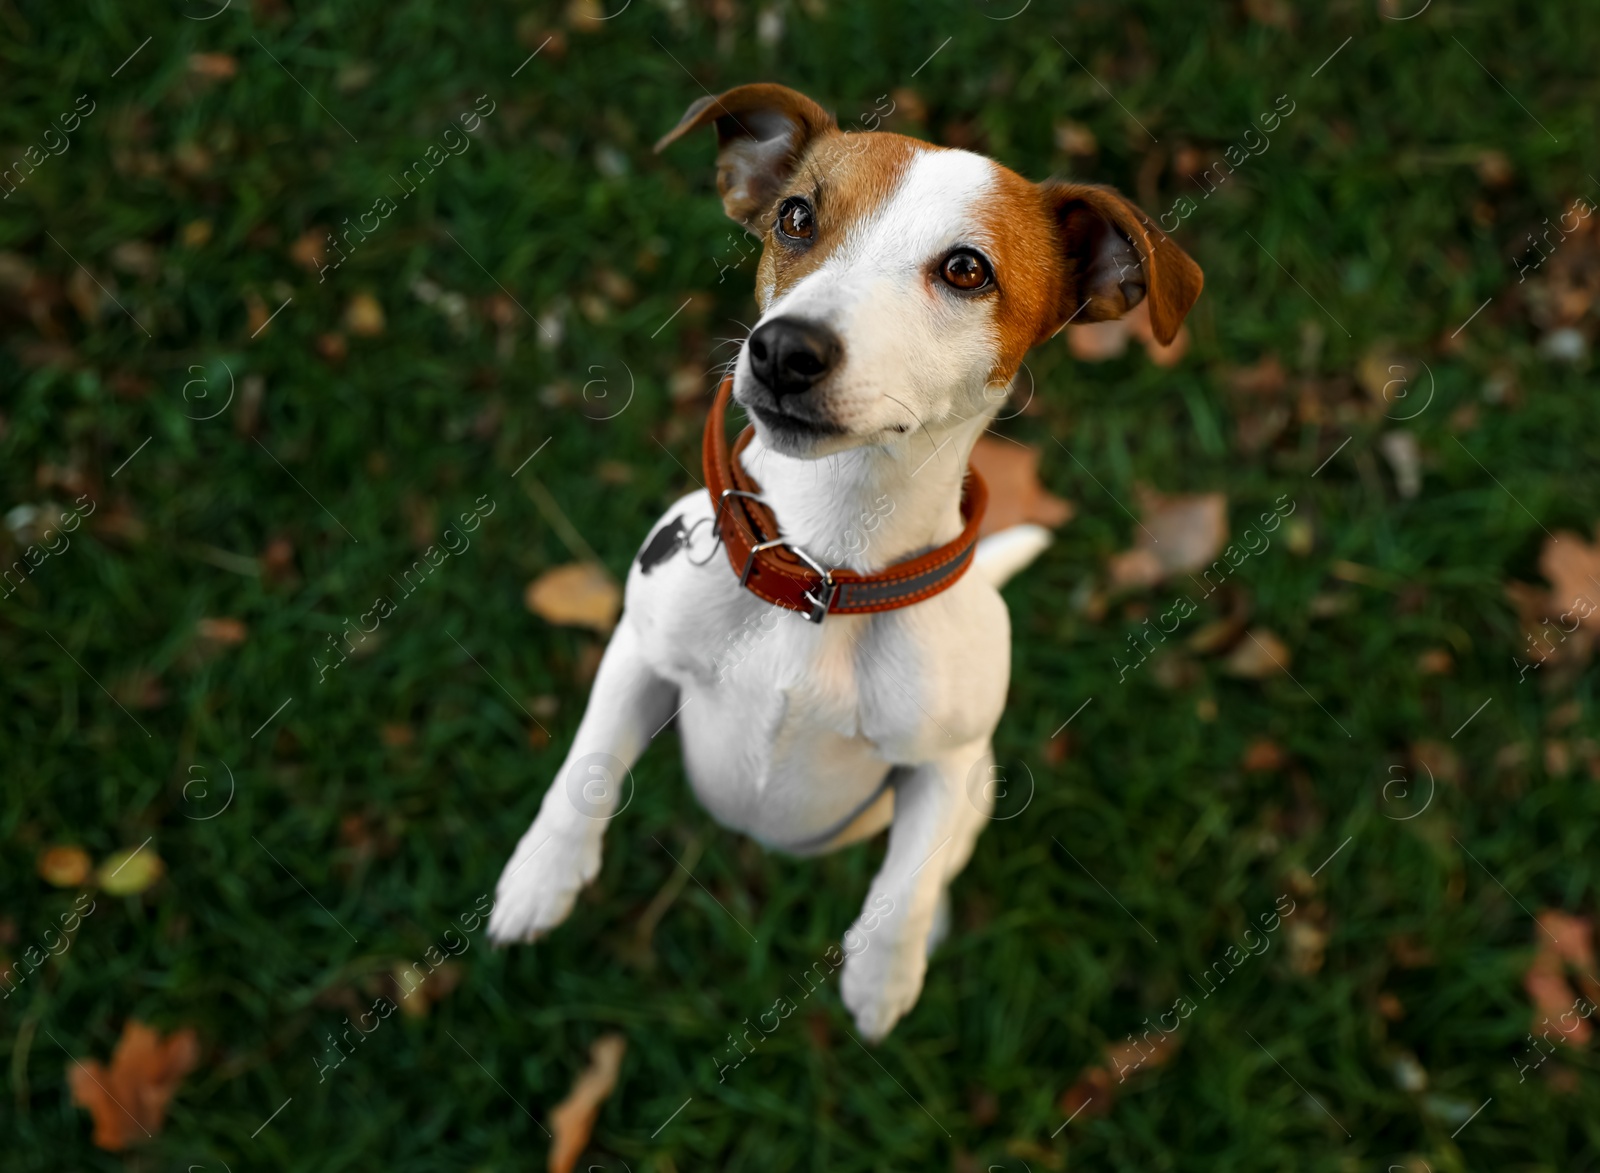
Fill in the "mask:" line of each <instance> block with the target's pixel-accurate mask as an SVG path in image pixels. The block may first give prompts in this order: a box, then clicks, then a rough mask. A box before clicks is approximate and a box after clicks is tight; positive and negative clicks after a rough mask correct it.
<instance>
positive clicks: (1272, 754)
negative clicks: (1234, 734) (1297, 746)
mask: <svg viewBox="0 0 1600 1173" xmlns="http://www.w3.org/2000/svg"><path fill="white" fill-rule="evenodd" d="M1288 763H1289V755H1288V754H1286V753H1284V752H1283V747H1282V746H1281V745H1279V744H1278V743H1277V742H1276V741H1273V740H1272V739H1271V738H1270V737H1258V738H1256V739H1255V740H1254V741H1252V742H1251V743H1250V744H1249V745H1248V746H1246V747H1245V751H1244V757H1243V759H1242V760H1241V761H1240V762H1239V764H1240V765H1241V766H1242V767H1243V768H1244V769H1246V770H1248V771H1251V772H1255V771H1271V770H1281V769H1282V768H1283V767H1284V766H1286V765H1287V764H1288Z"/></svg>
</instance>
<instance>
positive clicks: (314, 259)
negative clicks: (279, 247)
mask: <svg viewBox="0 0 1600 1173" xmlns="http://www.w3.org/2000/svg"><path fill="white" fill-rule="evenodd" d="M327 239H328V234H327V232H326V231H322V230H319V229H316V228H312V229H309V230H307V231H305V232H303V233H301V234H300V235H299V236H297V237H295V239H294V243H293V244H291V245H290V246H289V259H290V260H291V261H293V262H294V263H295V264H297V265H299V266H300V267H301V268H302V269H308V270H310V271H311V272H313V273H315V272H316V271H317V270H318V269H320V268H322V262H323V261H324V260H326V259H327V249H325V248H324V247H323V242H324V241H325V240H327Z"/></svg>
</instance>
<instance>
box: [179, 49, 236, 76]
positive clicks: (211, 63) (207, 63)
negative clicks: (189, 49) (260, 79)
mask: <svg viewBox="0 0 1600 1173" xmlns="http://www.w3.org/2000/svg"><path fill="white" fill-rule="evenodd" d="M189 72H191V73H195V74H198V75H199V76H201V77H205V78H210V79H212V80H213V81H227V80H228V79H229V78H230V77H232V76H233V75H234V74H236V73H238V72H239V62H238V60H237V59H235V58H233V57H230V56H228V55H227V54H226V53H190V54H189Z"/></svg>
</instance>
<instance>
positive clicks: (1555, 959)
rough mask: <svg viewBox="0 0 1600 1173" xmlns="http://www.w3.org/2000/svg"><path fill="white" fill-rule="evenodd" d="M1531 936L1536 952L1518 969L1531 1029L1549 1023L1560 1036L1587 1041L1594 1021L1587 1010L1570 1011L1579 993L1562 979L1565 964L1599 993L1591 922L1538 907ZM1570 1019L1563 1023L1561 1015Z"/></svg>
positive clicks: (1544, 1028)
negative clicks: (1528, 1004) (1523, 968)
mask: <svg viewBox="0 0 1600 1173" xmlns="http://www.w3.org/2000/svg"><path fill="white" fill-rule="evenodd" d="M1537 921H1538V924H1537V927H1536V928H1535V930H1534V941H1535V943H1536V944H1537V945H1538V952H1537V953H1535V954H1534V957H1533V961H1532V962H1531V963H1530V964H1529V966H1528V970H1527V972H1526V973H1524V974H1523V975H1522V988H1523V989H1525V990H1527V992H1528V997H1529V998H1530V999H1531V1000H1532V1002H1533V1033H1534V1034H1536V1035H1543V1034H1547V1033H1549V1031H1550V1030H1551V1029H1552V1028H1553V1029H1554V1030H1555V1032H1556V1034H1557V1036H1558V1037H1560V1038H1561V1039H1562V1040H1563V1041H1564V1042H1568V1043H1572V1044H1574V1045H1576V1046H1580V1047H1581V1046H1583V1045H1584V1044H1586V1043H1587V1042H1588V1041H1589V1039H1590V1037H1591V1036H1592V1035H1593V1033H1594V1027H1593V1025H1592V1024H1591V1023H1590V1022H1589V1019H1588V1017H1587V1016H1586V1015H1583V1014H1581V1013H1574V1012H1573V1007H1574V1005H1575V1003H1576V1002H1577V1001H1578V996H1577V995H1576V994H1575V993H1574V992H1573V989H1572V986H1571V984H1570V983H1569V982H1568V981H1567V975H1566V967H1567V966H1568V965H1570V966H1572V967H1573V968H1574V969H1576V970H1577V971H1578V973H1579V981H1580V982H1581V984H1582V985H1583V987H1584V993H1585V994H1587V995H1588V996H1589V998H1590V999H1591V1000H1595V999H1600V982H1597V981H1596V979H1595V976H1594V960H1595V959H1594V944H1593V933H1594V925H1593V924H1592V923H1591V922H1590V921H1589V919H1588V918H1587V917H1581V916H1572V915H1570V914H1569V913H1565V912H1562V911H1560V910H1559V909H1554V908H1547V909H1545V910H1544V911H1543V912H1541V913H1539V915H1538V917H1537ZM1563 1015H1566V1017H1567V1018H1569V1019H1571V1020H1572V1021H1571V1022H1570V1023H1563V1022H1562V1016H1563Z"/></svg>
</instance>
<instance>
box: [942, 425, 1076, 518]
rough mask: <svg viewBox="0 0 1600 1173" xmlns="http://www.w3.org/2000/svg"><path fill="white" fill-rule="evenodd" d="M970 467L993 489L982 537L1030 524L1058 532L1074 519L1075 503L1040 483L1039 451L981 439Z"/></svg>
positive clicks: (1006, 442)
mask: <svg viewBox="0 0 1600 1173" xmlns="http://www.w3.org/2000/svg"><path fill="white" fill-rule="evenodd" d="M968 464H969V465H970V466H971V467H972V468H974V469H976V470H977V472H978V475H980V476H981V477H983V480H984V483H985V484H986V485H987V486H988V487H989V509H988V512H986V513H985V514H984V517H983V524H982V526H981V527H980V528H979V531H978V532H979V533H980V534H992V533H995V532H997V531H998V530H1003V529H1009V528H1010V527H1011V526H1014V525H1020V524H1022V523H1023V522H1028V521H1031V522H1035V523H1036V524H1038V525H1042V526H1045V527H1046V528H1049V529H1054V528H1055V527H1056V526H1058V525H1062V524H1065V523H1066V522H1068V521H1071V520H1072V512H1073V510H1072V502H1071V501H1063V500H1062V499H1061V498H1060V497H1057V496H1056V495H1055V494H1053V493H1051V492H1050V491H1049V490H1048V489H1046V488H1045V487H1044V486H1043V485H1041V484H1040V483H1039V450H1038V449H1037V448H1032V447H1029V446H1026V445H1022V444H1014V443H1011V442H1010V441H1007V440H991V439H990V438H989V437H987V436H979V437H978V442H977V444H975V445H973V448H972V456H971V458H970V459H969V461H968Z"/></svg>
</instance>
